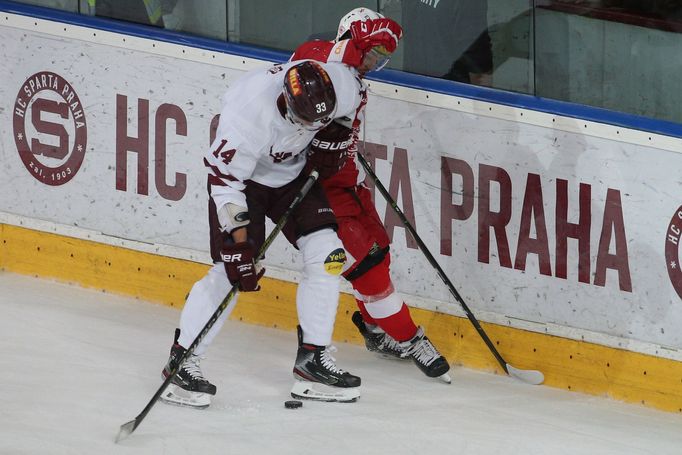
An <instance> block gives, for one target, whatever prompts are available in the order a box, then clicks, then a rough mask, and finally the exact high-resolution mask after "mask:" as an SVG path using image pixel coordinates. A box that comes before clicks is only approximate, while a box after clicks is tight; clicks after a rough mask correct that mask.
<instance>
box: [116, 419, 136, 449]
mask: <svg viewBox="0 0 682 455" xmlns="http://www.w3.org/2000/svg"><path fill="white" fill-rule="evenodd" d="M138 425H139V423H138V421H137V417H136V418H134V419H133V420H131V421H130V422H126V423H124V424H123V425H121V428H120V429H119V430H118V435H116V443H117V444H118V442H119V441H122V440H124V439H125V438H127V437H128V436H130V435H131V434H132V433H133V431H135V428H137V426H138Z"/></svg>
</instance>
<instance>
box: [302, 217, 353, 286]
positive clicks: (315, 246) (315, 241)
mask: <svg viewBox="0 0 682 455" xmlns="http://www.w3.org/2000/svg"><path fill="white" fill-rule="evenodd" d="M296 243H297V246H298V248H299V250H301V253H303V274H304V275H305V276H307V277H309V278H316V279H319V280H323V281H326V280H330V281H338V279H339V275H341V271H342V270H343V266H344V264H345V263H346V252H345V250H344V249H343V244H342V243H341V240H339V237H338V236H337V235H336V232H334V230H332V229H329V228H327V229H322V230H319V231H315V232H313V233H311V234H308V235H305V236H303V237H301V238H299V239H298V241H297V242H296Z"/></svg>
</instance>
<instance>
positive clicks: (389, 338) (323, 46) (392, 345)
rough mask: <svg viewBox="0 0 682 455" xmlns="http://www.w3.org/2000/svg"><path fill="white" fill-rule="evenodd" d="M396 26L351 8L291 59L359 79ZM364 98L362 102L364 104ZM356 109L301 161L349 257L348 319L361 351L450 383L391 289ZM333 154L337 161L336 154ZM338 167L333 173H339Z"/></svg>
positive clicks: (392, 44) (383, 56)
mask: <svg viewBox="0 0 682 455" xmlns="http://www.w3.org/2000/svg"><path fill="white" fill-rule="evenodd" d="M401 37H402V29H401V27H400V25H398V24H397V23H396V22H395V21H393V20H391V19H388V18H385V17H384V16H382V15H381V14H379V13H376V12H374V11H372V10H370V9H368V8H356V9H354V10H352V11H350V12H349V13H348V14H346V15H345V16H344V17H343V18H342V19H341V21H340V23H339V28H338V33H337V36H336V38H335V39H334V40H333V41H321V40H313V41H308V42H306V43H303V44H301V45H300V46H299V47H298V48H297V49H296V51H295V52H294V54H293V55H292V57H291V60H292V61H294V60H298V59H307V58H310V59H315V60H318V61H321V62H331V61H340V62H343V63H346V64H348V65H351V66H353V67H355V68H357V69H358V70H359V73H360V75H361V76H364V75H365V74H366V73H367V72H369V71H376V70H379V69H381V68H382V67H383V66H384V65H385V64H386V63H387V62H388V59H389V58H390V56H391V54H392V53H393V52H394V51H395V49H396V47H397V46H398V41H399V40H400V38H401ZM366 101H367V100H366V97H365V99H363V104H364V103H366ZM363 113H364V110H360V111H358V112H357V113H356V115H355V116H353V117H351V118H349V119H348V120H347V130H346V132H345V133H342V137H350V138H351V139H352V145H351V146H350V147H348V150H347V151H341V152H339V153H336V154H334V153H333V152H331V151H330V150H316V149H314V148H311V154H310V155H309V156H308V162H309V164H310V163H314V166H315V167H316V168H317V169H320V170H321V171H324V174H321V182H322V186H323V187H324V189H325V193H326V195H327V198H328V199H329V202H330V204H331V206H332V208H333V209H334V214H335V215H336V218H337V220H338V223H339V229H338V235H339V238H340V239H341V241H342V242H343V246H344V248H345V250H346V252H347V253H348V255H349V258H350V261H349V264H348V265H349V266H348V267H347V268H346V270H345V271H344V273H343V276H344V278H346V280H348V281H349V282H350V283H351V285H352V286H353V291H354V294H355V298H356V302H357V305H358V308H359V310H360V311H356V312H355V313H354V314H353V316H352V321H353V323H354V324H355V325H356V326H357V328H358V330H359V331H360V333H361V335H362V336H363V337H364V339H365V345H366V347H367V349H368V350H370V351H375V352H378V353H380V354H381V355H383V356H385V357H390V358H397V359H412V360H413V361H414V363H415V364H416V365H417V366H418V367H419V369H420V370H421V371H423V372H424V373H425V374H426V375H427V376H429V377H441V378H442V379H443V380H444V381H446V382H448V383H449V382H450V376H449V375H448V374H447V372H448V370H449V369H450V366H449V364H448V362H447V360H446V359H445V357H443V356H442V355H441V354H440V353H439V352H438V350H437V349H436V348H435V347H434V346H433V344H432V343H431V341H430V340H429V339H428V338H427V337H426V336H425V335H424V330H423V329H422V328H421V327H418V326H417V325H416V324H415V323H414V321H413V320H412V316H411V315H410V310H409V308H408V306H407V305H406V304H405V302H403V299H402V298H401V297H400V296H399V295H398V293H397V292H396V291H395V286H394V285H393V282H392V280H391V275H390V269H389V266H390V258H391V256H390V252H389V242H390V241H389V238H388V234H387V233H386V228H385V227H384V225H383V223H382V222H381V218H380V217H379V214H378V213H377V211H376V208H375V207H374V202H373V201H372V196H371V192H370V190H369V189H368V188H367V187H366V186H365V185H364V183H363V182H364V179H365V172H364V170H363V169H362V167H361V166H360V164H359V162H358V161H357V159H356V154H357V145H358V137H359V131H360V125H361V122H362V121H363V120H364V115H363ZM339 155H341V156H342V157H341V158H338V156H339ZM339 169H340V170H339Z"/></svg>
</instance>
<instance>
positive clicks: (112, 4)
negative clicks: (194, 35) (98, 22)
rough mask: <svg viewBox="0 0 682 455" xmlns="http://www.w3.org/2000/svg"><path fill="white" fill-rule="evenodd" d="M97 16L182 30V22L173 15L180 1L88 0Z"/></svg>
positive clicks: (91, 9) (89, 5)
mask: <svg viewBox="0 0 682 455" xmlns="http://www.w3.org/2000/svg"><path fill="white" fill-rule="evenodd" d="M87 1H88V7H89V8H90V11H91V13H92V12H94V14H95V15H96V16H101V17H109V18H112V19H120V20H124V21H128V22H136V23H138V24H146V25H153V26H156V27H164V28H168V29H171V30H177V29H178V28H180V25H181V24H182V21H181V20H180V18H179V17H178V16H176V15H173V10H174V9H175V6H176V4H177V3H178V0H87Z"/></svg>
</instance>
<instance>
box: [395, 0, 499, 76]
mask: <svg viewBox="0 0 682 455" xmlns="http://www.w3.org/2000/svg"><path fill="white" fill-rule="evenodd" d="M487 15H488V2H487V0H440V1H435V2H434V1H422V0H403V1H402V17H403V29H404V30H405V35H406V36H407V37H408V38H407V39H406V42H405V44H404V46H403V48H404V53H403V70H404V71H408V72H411V73H418V74H424V75H427V76H435V77H439V78H443V79H449V80H453V81H458V82H465V83H471V84H476V85H485V86H490V85H492V70H493V55H492V45H491V41H490V35H489V33H488V18H487ZM448 57H449V58H448Z"/></svg>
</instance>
